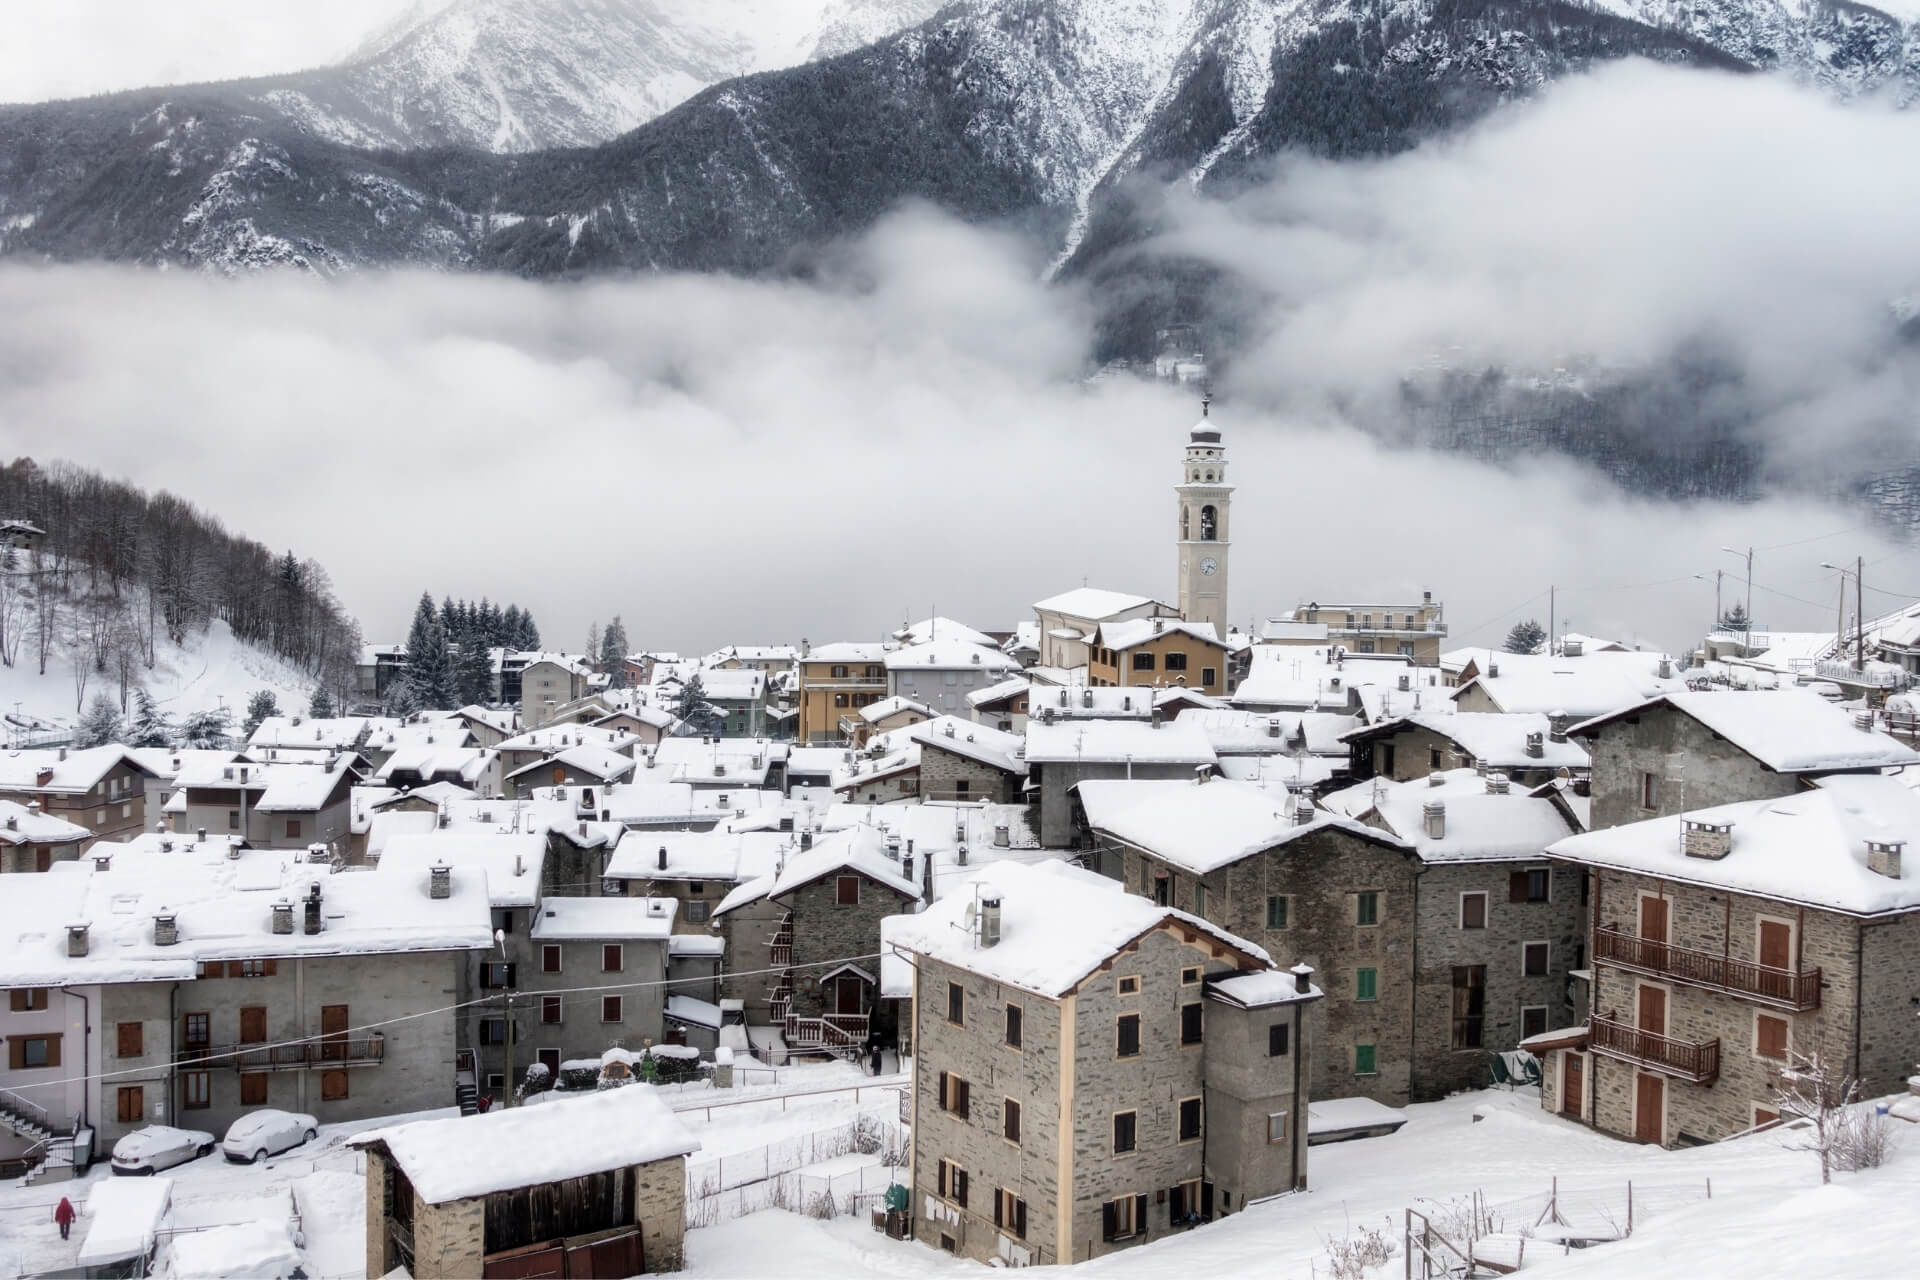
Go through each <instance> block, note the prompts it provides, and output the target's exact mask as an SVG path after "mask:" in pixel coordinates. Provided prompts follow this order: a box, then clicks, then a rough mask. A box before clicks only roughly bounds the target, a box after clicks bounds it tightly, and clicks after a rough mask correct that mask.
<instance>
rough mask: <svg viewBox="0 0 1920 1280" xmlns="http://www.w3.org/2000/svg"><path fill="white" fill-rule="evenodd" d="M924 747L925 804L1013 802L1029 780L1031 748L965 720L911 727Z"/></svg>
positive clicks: (1012, 736) (942, 720)
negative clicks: (983, 801) (982, 801)
mask: <svg viewBox="0 0 1920 1280" xmlns="http://www.w3.org/2000/svg"><path fill="white" fill-rule="evenodd" d="M906 732H907V736H908V737H909V739H910V740H911V741H913V742H914V743H915V744H916V745H918V746H919V748H920V797H921V799H924V800H952V801H959V802H969V801H975V800H985V801H987V802H988V803H992V804H1012V803H1014V802H1016V801H1018V800H1019V799H1020V798H1021V790H1022V788H1023V787H1024V786H1025V785H1026V781H1027V759H1026V754H1027V744H1026V739H1025V738H1024V737H1022V736H1021V735H1019V734H1015V733H1003V732H1001V731H1000V730H998V729H990V728H988V727H987V726H985V725H983V724H975V723H973V722H972V721H970V720H966V719H963V718H961V717H959V716H941V717H939V718H938V719H935V720H929V721H927V722H926V723H924V724H918V725H914V726H913V727H912V728H910V729H908V730H907V731H906Z"/></svg>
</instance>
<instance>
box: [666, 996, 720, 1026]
mask: <svg viewBox="0 0 1920 1280" xmlns="http://www.w3.org/2000/svg"><path fill="white" fill-rule="evenodd" d="M665 1012H666V1016H667V1017H669V1018H672V1019H673V1020H674V1021H675V1022H687V1023H691V1024H693V1025H694V1026H696V1027H710V1028H714V1029H718V1028H719V1026H720V1006H719V1005H717V1004H714V1003H713V1002H712V1001H710V1000H701V999H699V998H697V997H695V996H668V997H667V1007H666V1011H665Z"/></svg>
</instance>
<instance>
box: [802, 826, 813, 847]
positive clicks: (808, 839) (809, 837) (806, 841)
mask: <svg viewBox="0 0 1920 1280" xmlns="http://www.w3.org/2000/svg"><path fill="white" fill-rule="evenodd" d="M811 848H813V829H812V828H811V827H809V828H808V829H807V830H805V831H802V832H801V833H800V851H801V852H802V853H805V852H806V851H807V850H808V849H811Z"/></svg>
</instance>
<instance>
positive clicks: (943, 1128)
mask: <svg viewBox="0 0 1920 1280" xmlns="http://www.w3.org/2000/svg"><path fill="white" fill-rule="evenodd" d="M888 937H889V938H890V940H892V943H893V945H894V947H895V948H896V949H897V950H899V951H900V952H902V953H903V954H904V955H905V956H906V957H907V958H908V959H909V960H910V961H911V963H912V969H913V972H912V985H913V997H912V1002H911V1007H912V1010H913V1019H914V1028H913V1043H914V1046H915V1052H914V1089H913V1108H914V1115H913V1132H914V1143H913V1170H912V1186H911V1190H912V1204H911V1212H912V1215H913V1223H914V1231H915V1234H916V1236H917V1237H918V1238H919V1239H920V1240H922V1241H924V1242H926V1243H928V1244H932V1245H935V1246H937V1247H939V1248H942V1249H945V1250H947V1251H948V1252H951V1253H956V1254H961V1255H964V1256H967V1257H971V1258H975V1259H978V1260H981V1261H994V1260H999V1261H1000V1262H1002V1263H1006V1264H1012V1265H1026V1264H1029V1263H1033V1264H1046V1263H1065V1262H1077V1261H1081V1260H1084V1259H1087V1258H1091V1257H1097V1256H1100V1255H1102V1254H1106V1253H1110V1252H1113V1251H1115V1250H1118V1249H1122V1248H1127V1247H1130V1246H1132V1245H1136V1244H1141V1243H1145V1242H1147V1241H1150V1240H1157V1239H1161V1238H1164V1237H1165V1236H1167V1235H1169V1234H1172V1233H1174V1232H1177V1231H1184V1230H1188V1229H1190V1228H1192V1227H1194V1226H1197V1225H1199V1224H1200V1223H1202V1222H1206V1221H1209V1220H1211V1219H1213V1218H1215V1217H1219V1216H1222V1215H1226V1214H1230V1213H1234V1212H1238V1211H1239V1210H1240V1209H1242V1208H1244V1207H1245V1206H1246V1205H1247V1204H1248V1203H1249V1202H1250V1201H1253V1200H1256V1199H1259V1198H1261V1197H1264V1196H1270V1195H1274V1194H1278V1193H1280V1192H1285V1191H1290V1190H1294V1189H1298V1188H1304V1187H1305V1186H1306V1185H1307V1133H1306V1125H1305V1124H1304V1123H1303V1121H1304V1117H1305V1115H1306V1106H1307V1098H1308V1092H1307V1084H1306V1073H1305V1071H1304V1070H1303V1068H1302V1065H1301V1064H1302V1061H1303V1059H1304V1058H1305V1056H1306V1055H1307V1054H1309V1053H1311V1052H1312V1044H1311V1042H1312V1037H1313V1034H1314V1032H1313V1025H1312V1021H1313V1020H1312V1018H1311V1017H1310V1014H1311V1012H1312V1011H1313V1009H1314V1007H1315V1005H1314V1002H1315V1001H1316V1000H1317V999H1318V998H1319V992H1318V991H1316V990H1315V989H1313V987H1312V986H1311V985H1310V984H1309V983H1308V982H1307V975H1306V973H1305V972H1304V971H1303V972H1301V973H1299V974H1283V973H1278V972H1276V971H1274V970H1273V969H1272V968H1271V966H1270V964H1269V963H1268V960H1267V957H1266V955H1265V953H1263V952H1262V951H1261V950H1260V948H1258V947H1256V946H1254V945H1253V944H1251V943H1249V942H1246V941H1244V940H1243V939H1239V938H1235V937H1233V936H1232V935H1230V934H1227V933H1224V932H1222V931H1220V930H1217V929H1215V928H1213V927H1212V926H1210V925H1208V924H1206V923H1205V922H1204V921H1201V920H1199V919H1196V918H1194V917H1192V916H1189V915H1186V914H1184V913H1182V912H1178V911H1175V910H1172V909H1170V908H1167V907H1160V906H1156V905H1154V904H1153V903H1151V902H1148V901H1147V900H1145V899H1143V898H1138V897H1134V896H1132V895H1127V894H1123V893H1121V892H1119V891H1118V887H1117V886H1115V885H1114V884H1113V883H1112V882H1111V881H1109V880H1106V879H1104V878H1103V877H1100V876H1096V875H1094V874H1092V873H1090V872H1086V871H1082V870H1079V869H1077V868H1074V867H1070V866H1067V865H1066V864H1064V863H1060V862H1054V861H1048V862H1043V863H1039V864H1027V863H1016V862H1002V863H995V864H993V865H992V866H990V867H987V868H983V869H982V870H981V871H980V872H979V874H978V875H977V877H976V878H975V879H974V881H973V882H972V883H971V884H970V885H968V886H966V888H965V891H961V892H956V893H954V894H952V895H951V896H949V897H947V898H945V899H943V900H941V901H939V902H936V903H935V904H934V905H933V906H932V907H930V908H929V909H928V910H926V911H925V912H923V913H921V914H919V915H914V916H901V917H896V918H895V919H893V920H892V921H890V922H889V924H888Z"/></svg>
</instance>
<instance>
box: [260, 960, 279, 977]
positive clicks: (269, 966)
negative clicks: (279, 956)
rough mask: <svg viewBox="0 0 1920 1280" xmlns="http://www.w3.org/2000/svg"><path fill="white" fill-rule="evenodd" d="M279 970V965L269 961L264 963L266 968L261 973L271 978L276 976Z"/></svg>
mask: <svg viewBox="0 0 1920 1280" xmlns="http://www.w3.org/2000/svg"><path fill="white" fill-rule="evenodd" d="M277 968H278V965H277V964H276V963H275V962H274V961H272V960H268V961H265V962H264V968H263V969H262V970H261V973H262V974H263V976H265V977H269V978H271V977H272V976H273V975H274V973H275V971H276V970H277Z"/></svg>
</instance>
